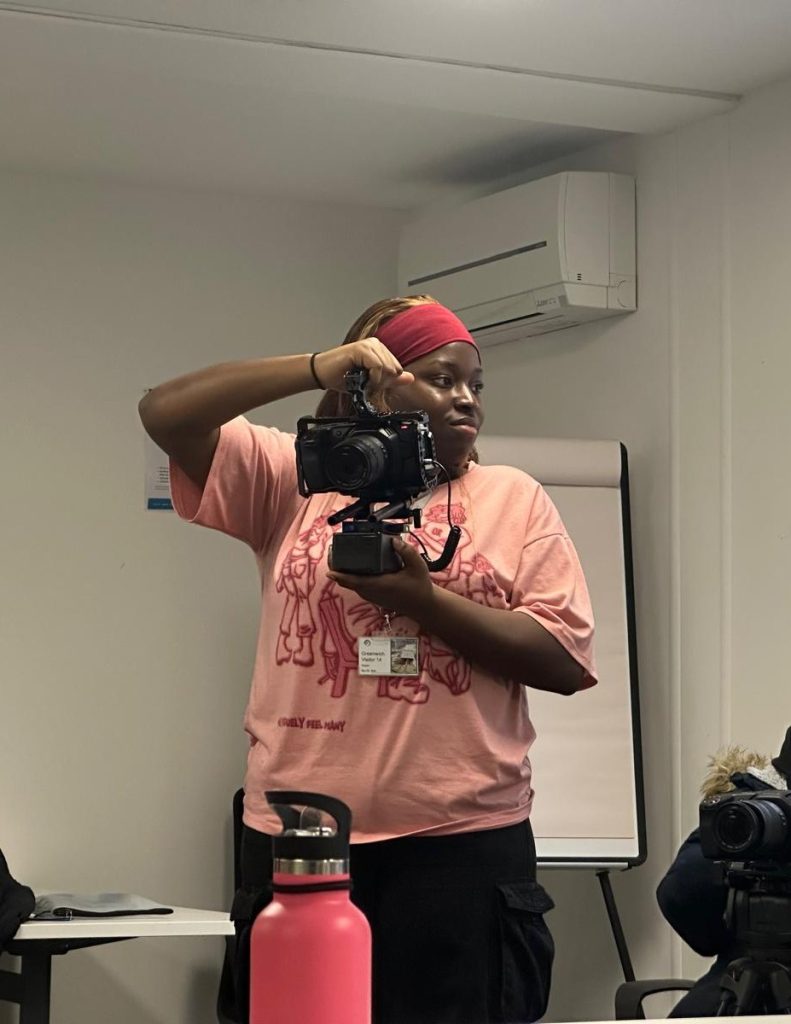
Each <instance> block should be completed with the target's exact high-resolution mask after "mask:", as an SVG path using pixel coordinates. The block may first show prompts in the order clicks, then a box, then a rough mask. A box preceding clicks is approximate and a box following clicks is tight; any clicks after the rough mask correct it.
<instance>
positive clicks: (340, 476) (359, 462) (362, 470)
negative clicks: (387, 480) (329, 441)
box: [324, 434, 387, 491]
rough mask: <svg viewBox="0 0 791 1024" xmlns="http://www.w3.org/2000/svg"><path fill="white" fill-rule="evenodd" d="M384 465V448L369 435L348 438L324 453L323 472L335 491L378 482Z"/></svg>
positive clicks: (359, 487)
mask: <svg viewBox="0 0 791 1024" xmlns="http://www.w3.org/2000/svg"><path fill="white" fill-rule="evenodd" d="M386 466H387V449H386V448H385V446H384V444H383V443H382V441H381V440H380V439H379V438H378V437H376V436H374V435H372V434H359V435H352V437H347V438H346V440H344V441H342V442H341V443H340V444H336V445H333V446H332V448H330V450H329V451H328V452H327V461H326V463H325V467H324V468H325V471H326V473H327V477H328V478H329V480H331V481H332V483H333V485H334V486H335V488H336V490H339V491H355V490H360V489H361V488H363V487H371V486H372V485H373V484H375V483H377V481H379V480H380V479H381V478H382V477H383V476H384V472H385V467H386Z"/></svg>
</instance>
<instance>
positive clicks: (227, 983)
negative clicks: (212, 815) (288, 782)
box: [217, 789, 244, 1024]
mask: <svg viewBox="0 0 791 1024" xmlns="http://www.w3.org/2000/svg"><path fill="white" fill-rule="evenodd" d="M243 809H244V790H243V789H237V791H236V792H235V793H234V795H233V803H232V812H231V821H232V824H233V887H234V892H236V890H237V889H239V888H240V886H241V884H242V869H241V849H242V811H243ZM235 957H236V936H235V935H226V937H225V958H224V960H223V965H222V973H221V975H220V988H219V991H218V993H217V1020H218V1022H219V1024H238V1021H237V1017H236V1001H235V997H234V972H233V965H234V960H235Z"/></svg>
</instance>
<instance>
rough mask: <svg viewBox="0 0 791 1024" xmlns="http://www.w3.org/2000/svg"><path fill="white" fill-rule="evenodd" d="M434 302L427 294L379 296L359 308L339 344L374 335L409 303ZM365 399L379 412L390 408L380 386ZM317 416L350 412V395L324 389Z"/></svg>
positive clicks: (412, 304) (346, 414) (409, 306)
mask: <svg viewBox="0 0 791 1024" xmlns="http://www.w3.org/2000/svg"><path fill="white" fill-rule="evenodd" d="M431 302H433V303H435V304H436V303H437V300H436V299H435V298H433V297H432V296H431V295H396V296H394V297H393V298H391V299H379V301H378V302H374V304H373V305H372V306H369V307H368V309H366V310H365V311H364V312H362V313H361V314H360V315H359V316H358V317H357V319H356V320H355V321H354V323H353V324H352V325H351V327H350V328H349V330H348V331H347V332H346V337H345V338H344V339H343V342H342V344H343V345H351V343H352V342H354V341H362V340H363V339H364V338H371V337H374V338H375V337H376V332H377V331H378V330H379V328H380V327H382V326H383V325H384V324H386V323H387V321H388V320H392V319H393V317H394V316H398V314H399V313H403V312H404V311H405V310H407V309H411V307H412V306H424V305H426V304H428V303H431ZM368 399H369V401H370V402H371V404H372V405H373V406H374V408H375V409H376V410H377V411H378V412H381V413H389V412H393V410H392V409H391V408H390V406H389V405H388V404H387V401H386V400H385V397H384V393H383V392H382V391H381V390H375V389H371V390H370V391H368ZM316 415H317V416H352V415H354V410H353V408H352V403H351V399H350V398H349V396H348V395H347V394H345V393H343V392H341V391H325V392H324V394H323V395H322V396H321V400H320V401H319V404H318V406H317V408H316Z"/></svg>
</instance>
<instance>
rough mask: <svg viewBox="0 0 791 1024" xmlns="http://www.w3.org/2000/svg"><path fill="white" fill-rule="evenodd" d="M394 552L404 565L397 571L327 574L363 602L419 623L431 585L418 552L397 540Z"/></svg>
mask: <svg viewBox="0 0 791 1024" xmlns="http://www.w3.org/2000/svg"><path fill="white" fill-rule="evenodd" d="M393 550H394V551H395V553H396V554H397V555H398V556H399V558H400V559H401V561H402V562H403V563H404V564H403V568H402V569H399V570H398V571H397V572H385V573H382V574H381V575H378V576H352V575H351V574H349V573H343V572H335V571H334V570H333V569H332V568H330V569H329V571H328V573H327V575H328V576H329V578H330V579H331V580H335V582H336V583H337V584H338V586H339V587H343V588H344V589H345V590H353V591H354V592H355V593H356V594H359V595H360V597H361V598H362V599H363V600H364V601H369V602H370V603H371V604H375V605H378V606H379V607H380V608H383V609H384V610H385V611H389V612H396V613H398V614H399V615H408V616H409V617H410V618H412V619H415V620H416V621H418V622H419V621H420V617H421V613H422V610H423V609H425V608H426V607H427V606H428V604H430V602H431V600H432V597H433V594H434V584H433V583H432V581H431V576H430V575H429V571H428V566H427V565H426V563H425V560H424V559H423V557H422V556H421V555H420V552H419V551H418V550H417V549H416V548H414V547H413V546H412V545H411V544H407V543H405V542H404V541H403V540H402V539H401V538H400V537H393Z"/></svg>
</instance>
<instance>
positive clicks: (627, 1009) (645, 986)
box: [615, 978, 695, 1020]
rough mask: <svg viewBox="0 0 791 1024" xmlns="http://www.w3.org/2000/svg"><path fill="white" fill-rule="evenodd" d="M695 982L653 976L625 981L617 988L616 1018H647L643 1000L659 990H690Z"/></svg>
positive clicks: (685, 979)
mask: <svg viewBox="0 0 791 1024" xmlns="http://www.w3.org/2000/svg"><path fill="white" fill-rule="evenodd" d="M694 984H695V982H694V981H689V979H687V978H652V979H650V980H648V981H624V982H623V983H622V984H620V985H619V986H618V988H617V989H616V990H615V1019H616V1020H645V1019H646V1018H645V1013H644V1011H643V1000H644V999H646V998H647V997H648V996H653V995H657V994H658V993H659V992H688V991H689V990H690V989H691V988H692V986H693V985H694Z"/></svg>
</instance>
